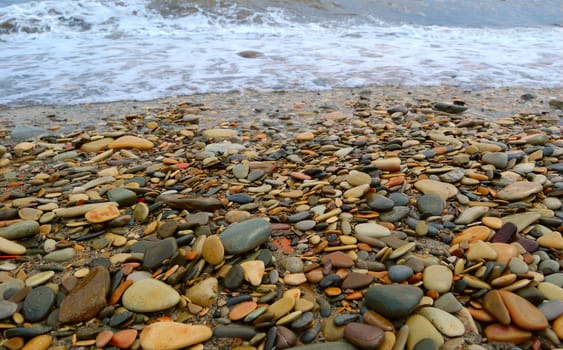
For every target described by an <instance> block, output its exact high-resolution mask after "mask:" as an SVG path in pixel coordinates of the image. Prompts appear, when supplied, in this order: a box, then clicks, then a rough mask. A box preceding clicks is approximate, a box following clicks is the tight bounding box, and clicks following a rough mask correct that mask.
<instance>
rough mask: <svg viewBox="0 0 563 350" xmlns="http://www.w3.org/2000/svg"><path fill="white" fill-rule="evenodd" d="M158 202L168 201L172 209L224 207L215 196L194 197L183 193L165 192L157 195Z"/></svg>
mask: <svg viewBox="0 0 563 350" xmlns="http://www.w3.org/2000/svg"><path fill="white" fill-rule="evenodd" d="M156 201H157V202H162V203H166V204H167V205H168V206H169V207H171V208H172V209H179V210H182V209H186V210H201V211H214V210H217V209H221V208H223V203H221V201H220V200H218V199H217V198H213V197H193V196H187V195H183V194H164V195H160V196H158V197H156Z"/></svg>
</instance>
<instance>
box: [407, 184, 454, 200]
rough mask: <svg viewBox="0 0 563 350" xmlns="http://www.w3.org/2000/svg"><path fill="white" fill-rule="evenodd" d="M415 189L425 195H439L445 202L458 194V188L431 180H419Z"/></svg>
mask: <svg viewBox="0 0 563 350" xmlns="http://www.w3.org/2000/svg"><path fill="white" fill-rule="evenodd" d="M414 187H415V188H416V189H417V190H419V191H420V192H422V193H424V194H428V193H434V194H437V195H438V196H440V197H441V198H442V199H444V200H446V199H448V198H451V197H453V196H455V195H456V194H457V193H458V190H457V187H455V186H454V185H452V184H449V183H445V182H440V181H435V180H429V179H424V180H418V181H417V182H415V184H414Z"/></svg>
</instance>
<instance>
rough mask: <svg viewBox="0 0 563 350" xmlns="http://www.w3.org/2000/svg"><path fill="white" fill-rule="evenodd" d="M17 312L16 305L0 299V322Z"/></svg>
mask: <svg viewBox="0 0 563 350" xmlns="http://www.w3.org/2000/svg"><path fill="white" fill-rule="evenodd" d="M17 310H18V304H16V303H13V302H11V301H8V300H1V299H0V320H2V319H5V318H8V317H10V316H12V315H13V314H14V313H15V312H16V311H17Z"/></svg>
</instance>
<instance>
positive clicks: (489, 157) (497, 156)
mask: <svg viewBox="0 0 563 350" xmlns="http://www.w3.org/2000/svg"><path fill="white" fill-rule="evenodd" d="M481 162H483V163H484V164H492V165H494V166H495V168H497V169H504V168H506V166H507V165H508V155H507V154H506V153H504V152H489V153H485V154H483V157H482V158H481Z"/></svg>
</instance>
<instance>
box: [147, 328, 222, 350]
mask: <svg viewBox="0 0 563 350" xmlns="http://www.w3.org/2000/svg"><path fill="white" fill-rule="evenodd" d="M212 336H213V331H212V330H211V328H209V327H208V326H204V325H190V324H185V323H179V322H155V323H151V324H150V325H148V326H147V327H145V328H144V329H143V330H142V332H141V336H140V341H141V347H142V348H143V349H144V350H176V349H182V348H186V347H189V346H192V345H195V344H200V343H203V342H205V341H207V340H209V339H210V338H211V337H212Z"/></svg>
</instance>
